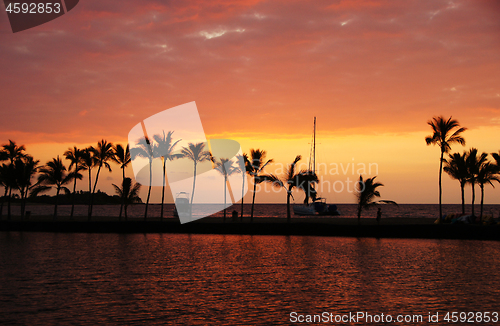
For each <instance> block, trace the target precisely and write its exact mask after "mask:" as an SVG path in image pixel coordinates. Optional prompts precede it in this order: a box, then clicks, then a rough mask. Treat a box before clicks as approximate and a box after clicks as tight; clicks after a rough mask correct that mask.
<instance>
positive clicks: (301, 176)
mask: <svg viewBox="0 0 500 326" xmlns="http://www.w3.org/2000/svg"><path fill="white" fill-rule="evenodd" d="M301 158H302V157H301V156H300V155H297V156H296V157H295V160H294V161H293V162H292V163H291V164H290V165H288V167H287V168H286V170H285V174H284V176H283V177H282V178H281V181H280V182H281V184H282V185H283V186H284V187H285V189H286V192H287V196H286V217H287V220H288V223H290V221H291V219H292V216H291V213H290V197H293V195H292V191H293V189H294V188H298V189H301V190H303V191H304V192H305V193H306V202H308V201H309V196H310V192H311V185H313V184H315V183H317V182H318V177H317V175H316V173H314V172H312V171H308V170H301V171H297V170H296V166H297V163H298V162H299V161H300V159H301Z"/></svg>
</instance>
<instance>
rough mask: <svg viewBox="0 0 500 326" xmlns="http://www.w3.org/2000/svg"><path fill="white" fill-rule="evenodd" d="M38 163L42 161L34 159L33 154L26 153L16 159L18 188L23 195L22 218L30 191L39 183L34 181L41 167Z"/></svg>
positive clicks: (15, 167) (15, 170) (15, 168)
mask: <svg viewBox="0 0 500 326" xmlns="http://www.w3.org/2000/svg"><path fill="white" fill-rule="evenodd" d="M38 163H40V161H38V160H35V159H33V156H31V155H25V156H24V157H22V158H19V159H16V160H15V161H14V173H15V180H16V188H17V189H18V190H19V193H20V195H21V218H24V212H25V210H26V198H27V197H28V193H29V192H30V191H31V190H32V189H33V188H35V187H36V186H38V183H34V184H33V183H32V178H33V176H34V175H35V173H36V172H37V171H38V168H39V166H38Z"/></svg>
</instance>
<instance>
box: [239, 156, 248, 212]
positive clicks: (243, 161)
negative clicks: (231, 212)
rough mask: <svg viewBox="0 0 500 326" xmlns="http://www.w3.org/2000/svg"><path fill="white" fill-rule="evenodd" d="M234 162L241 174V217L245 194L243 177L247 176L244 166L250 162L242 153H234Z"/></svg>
mask: <svg viewBox="0 0 500 326" xmlns="http://www.w3.org/2000/svg"><path fill="white" fill-rule="evenodd" d="M236 164H237V165H238V169H240V172H241V176H242V183H241V215H240V218H243V197H244V196H245V179H246V178H247V175H246V172H245V171H246V167H247V166H248V165H249V164H250V161H249V160H248V155H247V154H245V153H243V155H236Z"/></svg>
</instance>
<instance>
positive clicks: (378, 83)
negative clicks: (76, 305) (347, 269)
mask: <svg viewBox="0 0 500 326" xmlns="http://www.w3.org/2000/svg"><path fill="white" fill-rule="evenodd" d="M499 17H500V5H499V3H498V1H494V0H490V1H487V0H469V1H458V0H457V1H440V0H426V1H424V0H418V1H417V0H414V1H406V0H404V1H403V0H402V1H392V0H385V1H384V0H373V1H353V0H350V1H308V2H306V1H257V0H254V1H224V2H222V1H210V2H207V1H124V0H121V1H112V0H111V1H105V2H104V1H93V0H82V1H80V3H79V4H78V6H77V7H75V9H73V10H72V11H71V12H69V13H68V14H66V15H64V16H62V17H60V18H58V19H56V20H54V21H52V22H49V23H47V24H44V25H42V26H39V27H35V28H32V29H30V30H26V31H23V32H19V33H15V34H13V33H12V32H11V30H10V26H9V24H8V20H7V15H6V13H2V14H0V58H1V60H0V67H1V72H2V73H1V77H0V83H1V85H0V109H1V110H2V119H1V120H0V126H1V128H0V139H3V142H6V141H7V139H9V138H11V139H14V140H15V141H17V142H18V143H23V144H26V146H27V148H28V152H30V153H32V154H33V155H34V156H35V157H36V158H38V159H40V160H41V161H42V162H45V161H47V160H48V159H50V158H51V157H54V156H56V155H61V154H62V152H63V151H64V150H65V149H66V148H67V147H68V146H70V145H78V146H82V147H83V146H86V145H87V144H90V143H96V142H97V141H98V140H100V139H101V138H105V139H107V140H109V141H112V142H121V143H125V142H126V140H127V135H128V132H129V130H130V129H131V128H132V127H133V126H134V125H136V124H137V123H138V122H140V121H141V120H143V119H145V118H147V117H149V116H151V115H153V114H155V113H157V112H159V111H162V110H165V109H168V108H170V107H173V106H177V105H180V104H183V103H187V102H191V101H196V104H197V106H198V110H199V112H200V115H201V119H202V122H203V126H204V129H205V132H206V133H207V135H208V137H209V138H210V137H212V138H215V137H227V138H232V139H235V140H237V141H239V142H240V143H241V144H242V147H243V150H244V151H245V152H248V151H249V149H250V148H263V149H266V150H267V151H268V154H269V157H270V158H274V159H275V160H276V161H277V162H278V163H287V162H290V161H292V160H293V158H294V157H295V155H297V154H301V155H303V156H304V160H303V161H304V162H307V157H308V154H309V144H308V143H309V142H310V136H311V132H312V121H313V117H314V116H316V117H317V118H318V142H319V143H320V144H319V145H318V162H323V163H325V164H333V163H337V164H339V165H340V164H341V163H342V164H344V166H345V165H346V164H348V163H352V162H355V163H356V164H358V163H365V164H368V163H376V164H377V165H378V175H379V177H378V178H379V179H380V181H381V182H383V183H384V184H385V187H384V188H383V189H382V195H383V197H384V198H387V199H393V200H396V201H398V202H401V203H434V202H437V170H438V164H439V159H438V157H439V149H438V148H436V147H427V146H426V145H425V142H424V137H425V136H426V135H428V134H429V133H430V128H429V127H428V126H427V125H426V121H427V120H429V119H430V118H431V117H432V116H434V115H439V114H443V115H445V116H450V115H453V117H454V118H456V119H458V120H459V121H460V123H461V124H462V125H463V126H465V127H467V128H469V130H468V131H467V132H466V133H465V135H464V136H465V137H466V139H467V146H466V147H465V149H468V148H469V147H470V146H474V147H477V148H479V150H480V151H486V152H492V151H495V152H496V151H498V150H499V149H500V136H499V135H500V133H499V132H498V131H499V128H500V114H499V113H500V61H499V58H500V19H499ZM463 149H464V148H462V147H461V146H455V147H454V148H453V150H454V151H462V150H463ZM274 168H276V166H275V167H273V166H271V167H270V170H269V171H272V170H273V169H274ZM116 169H117V167H116ZM321 173H322V171H321V170H320V174H321ZM128 174H129V175H131V174H132V171H131V170H130V171H128ZM323 174H325V173H324V171H323ZM354 174H355V175H353V174H352V173H351V174H347V175H342V176H338V175H333V176H331V175H330V176H328V175H324V178H325V180H330V181H331V182H335V181H337V180H341V181H345V180H346V179H347V177H349V178H350V179H355V178H357V173H354ZM443 180H444V181H445V183H444V202H445V203H458V202H459V201H460V196H459V187H458V182H456V181H451V180H449V177H448V176H444V179H443ZM101 182H102V184H100V188H101V189H103V190H105V191H108V192H110V193H111V192H112V188H111V186H110V184H111V183H118V182H119V174H118V173H116V174H115V173H113V174H105V177H103V178H102V179H101ZM84 184H85V181H84V182H82V186H83V185H84ZM469 192H470V190H468V192H467V194H469ZM323 195H325V196H326V197H327V198H328V199H329V200H330V201H335V202H353V195H352V194H350V193H347V192H340V193H336V192H334V191H333V192H332V191H331V192H329V193H323ZM153 198H154V199H155V200H157V199H159V191H155V192H154V196H153ZM248 198H249V197H248ZM499 198H500V190H498V189H496V190H492V189H491V187H490V188H487V192H486V202H488V203H500V202H499ZM257 200H258V201H266V202H284V200H285V193H284V192H282V193H278V194H267V195H264V194H262V195H261V196H259V195H258V196H257ZM469 202H470V200H469Z"/></svg>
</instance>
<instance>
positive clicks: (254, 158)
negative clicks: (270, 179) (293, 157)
mask: <svg viewBox="0 0 500 326" xmlns="http://www.w3.org/2000/svg"><path fill="white" fill-rule="evenodd" d="M266 155H267V153H266V151H265V150H260V149H251V150H250V164H249V165H248V166H247V173H248V174H249V175H250V176H251V177H253V196H252V210H251V212H250V221H251V222H253V210H254V206H255V192H256V189H257V184H258V183H261V182H262V181H260V182H259V179H260V180H266V179H265V178H264V179H263V178H260V177H262V176H263V175H262V173H263V172H264V168H265V167H266V166H267V165H268V164H270V163H272V162H273V160H272V159H270V160H267V161H266Z"/></svg>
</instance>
